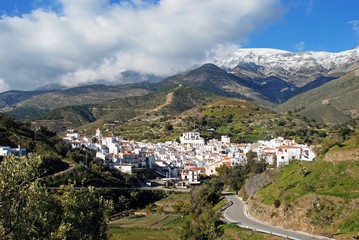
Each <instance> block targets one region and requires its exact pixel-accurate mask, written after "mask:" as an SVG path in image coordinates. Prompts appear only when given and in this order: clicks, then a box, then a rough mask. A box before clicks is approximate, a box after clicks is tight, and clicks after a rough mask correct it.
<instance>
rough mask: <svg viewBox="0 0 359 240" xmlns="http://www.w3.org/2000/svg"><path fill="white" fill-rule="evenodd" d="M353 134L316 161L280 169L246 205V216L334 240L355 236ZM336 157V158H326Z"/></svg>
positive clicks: (357, 189)
mask: <svg viewBox="0 0 359 240" xmlns="http://www.w3.org/2000/svg"><path fill="white" fill-rule="evenodd" d="M358 130H359V127H357V130H356V131H355V132H353V134H352V135H351V137H350V138H349V139H348V140H347V141H344V142H343V143H341V144H340V146H338V145H335V146H333V147H332V148H331V149H330V150H329V151H328V153H327V154H326V155H325V156H324V158H319V160H318V161H316V162H299V161H293V162H291V163H290V164H289V165H288V166H285V167H283V168H281V170H280V173H279V174H278V175H276V176H274V178H273V179H272V181H271V183H270V184H269V185H268V186H266V187H264V188H262V189H260V190H259V191H258V192H257V193H256V195H255V196H254V198H253V199H252V200H250V205H251V212H252V213H253V214H254V215H255V216H257V217H259V218H262V220H266V221H270V222H272V223H274V224H278V225H281V226H283V225H284V226H290V227H291V228H294V229H301V230H304V231H309V232H314V233H317V234H324V235H326V236H330V237H334V238H335V239H353V237H354V238H355V237H358V234H359V211H358V205H359V154H358V149H359V131H358ZM344 152H349V153H350V155H348V154H343V153H344ZM335 153H339V154H338V155H337V156H336V157H335V158H333V157H328V156H327V155H328V154H329V155H330V156H333V154H335ZM263 216H264V217H263ZM265 216H266V217H265Z"/></svg>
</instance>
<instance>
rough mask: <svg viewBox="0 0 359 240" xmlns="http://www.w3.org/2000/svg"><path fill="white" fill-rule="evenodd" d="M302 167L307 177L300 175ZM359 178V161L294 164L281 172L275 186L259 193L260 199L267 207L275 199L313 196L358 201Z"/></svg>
mask: <svg viewBox="0 0 359 240" xmlns="http://www.w3.org/2000/svg"><path fill="white" fill-rule="evenodd" d="M302 168H305V169H306V170H307V171H308V172H309V174H308V175H307V176H303V175H302V174H301V169H302ZM358 176H359V162H358V161H343V162H338V163H329V162H324V161H317V162H298V161H293V162H291V164H289V165H288V166H286V167H284V168H283V169H282V171H281V173H280V174H279V175H278V176H277V177H276V178H275V179H274V181H273V182H272V184H270V185H269V186H267V187H265V188H264V189H262V190H260V192H259V196H260V199H262V201H263V202H265V203H266V204H268V205H270V204H273V203H274V201H275V200H276V199H279V200H281V202H283V203H290V202H293V201H295V200H296V199H298V198H300V197H302V196H304V195H307V194H311V193H314V194H317V195H323V196H335V197H342V198H347V199H354V198H359V192H358V190H359V179H358Z"/></svg>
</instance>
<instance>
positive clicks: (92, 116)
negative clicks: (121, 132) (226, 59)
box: [37, 85, 216, 132]
mask: <svg viewBox="0 0 359 240" xmlns="http://www.w3.org/2000/svg"><path fill="white" fill-rule="evenodd" d="M215 97H216V95H214V94H212V93H209V92H206V91H203V90H200V89H196V88H192V87H189V86H186V85H183V86H182V85H173V86H170V87H168V88H165V89H163V90H161V91H157V92H155V93H151V94H147V95H144V96H133V97H122V98H118V99H114V100H109V101H105V102H102V103H98V104H87V105H77V106H68V107H64V108H57V109H53V110H51V111H49V112H48V113H47V114H46V115H45V116H44V117H43V118H42V119H41V120H39V121H37V122H38V123H39V124H43V125H45V126H47V127H48V128H50V129H52V130H54V131H56V132H62V131H65V130H66V129H67V128H77V127H80V126H82V129H87V130H88V131H91V130H95V129H96V128H98V127H101V128H110V129H112V130H113V129H118V127H119V126H120V125H121V124H123V123H126V122H127V121H130V120H131V121H139V119H159V118H161V117H164V116H175V115H176V114H178V113H181V112H183V111H185V110H187V109H190V108H192V107H194V106H196V105H199V104H202V103H204V102H206V101H207V100H208V99H213V98H215Z"/></svg>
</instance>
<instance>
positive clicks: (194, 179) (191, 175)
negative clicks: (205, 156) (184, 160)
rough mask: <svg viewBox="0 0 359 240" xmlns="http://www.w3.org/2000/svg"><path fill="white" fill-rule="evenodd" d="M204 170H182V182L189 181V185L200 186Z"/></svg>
mask: <svg viewBox="0 0 359 240" xmlns="http://www.w3.org/2000/svg"><path fill="white" fill-rule="evenodd" d="M204 171H205V169H204V168H198V167H193V168H185V169H183V170H182V173H181V177H182V180H184V181H188V183H189V184H199V183H200V173H201V172H204Z"/></svg>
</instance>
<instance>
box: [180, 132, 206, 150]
mask: <svg viewBox="0 0 359 240" xmlns="http://www.w3.org/2000/svg"><path fill="white" fill-rule="evenodd" d="M180 141H181V144H189V145H190V146H192V147H194V148H198V147H201V146H204V139H203V138H202V137H201V136H200V134H199V132H185V133H183V134H182V137H180Z"/></svg>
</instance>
